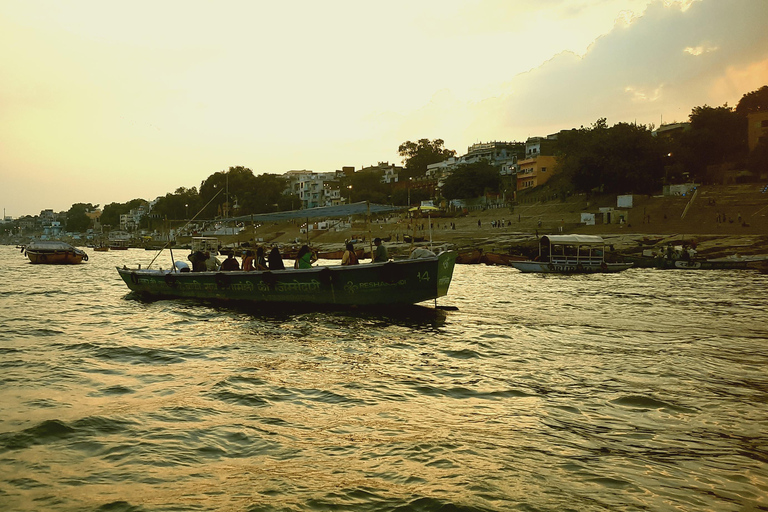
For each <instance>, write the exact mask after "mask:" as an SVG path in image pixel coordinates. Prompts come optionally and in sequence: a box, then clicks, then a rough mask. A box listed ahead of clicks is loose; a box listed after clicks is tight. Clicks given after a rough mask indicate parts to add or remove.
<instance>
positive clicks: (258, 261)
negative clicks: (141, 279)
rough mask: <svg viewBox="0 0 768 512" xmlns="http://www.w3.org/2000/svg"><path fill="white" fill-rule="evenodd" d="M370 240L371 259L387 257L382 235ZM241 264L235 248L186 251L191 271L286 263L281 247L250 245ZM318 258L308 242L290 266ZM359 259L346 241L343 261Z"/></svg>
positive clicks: (420, 254)
mask: <svg viewBox="0 0 768 512" xmlns="http://www.w3.org/2000/svg"><path fill="white" fill-rule="evenodd" d="M373 244H374V245H375V246H376V248H375V249H374V250H373V253H372V254H371V263H383V262H386V261H388V260H389V254H388V252H387V248H386V246H385V245H384V244H383V243H382V240H381V238H374V240H373ZM434 255H435V253H434V252H432V251H430V250H429V249H426V248H422V247H420V248H416V249H414V251H413V252H412V253H411V258H424V257H431V256H434ZM242 260H243V262H242V266H241V264H240V263H239V262H238V261H237V259H236V258H235V253H234V252H229V253H228V255H227V258H226V259H225V260H224V261H223V262H220V261H219V259H218V258H216V256H215V255H212V254H211V253H210V252H207V251H195V252H193V253H192V254H190V255H189V261H190V262H191V263H192V269H191V271H192V272H205V271H209V272H210V271H217V270H221V271H233V270H244V271H246V272H248V271H252V270H285V264H284V263H283V257H282V255H281V254H280V249H278V248H277V247H272V250H271V251H270V252H269V255H268V256H266V257H265V256H264V248H263V247H258V248H256V251H255V252H254V251H252V250H250V249H247V250H245V251H244V252H243V253H242ZM316 261H317V254H316V253H314V252H312V250H311V249H310V248H309V246H308V245H302V246H301V248H300V249H299V252H298V254H297V255H296V261H295V262H294V264H293V268H296V269H305V268H312V264H313V263H314V262H316ZM359 263H360V260H359V255H358V253H357V251H356V250H355V246H354V244H353V243H352V242H346V244H345V250H344V253H343V255H342V257H341V264H342V265H345V266H346V265H358V264H359ZM176 268H177V269H178V270H179V271H181V272H189V271H190V268H189V266H188V265H187V264H186V263H185V262H183V261H177V262H176Z"/></svg>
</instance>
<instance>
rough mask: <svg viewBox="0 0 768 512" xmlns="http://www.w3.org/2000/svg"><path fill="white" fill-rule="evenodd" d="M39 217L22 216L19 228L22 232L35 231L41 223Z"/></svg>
mask: <svg viewBox="0 0 768 512" xmlns="http://www.w3.org/2000/svg"><path fill="white" fill-rule="evenodd" d="M39 219H40V218H39V217H32V216H31V215H26V216H24V217H21V218H20V219H19V221H18V223H19V229H21V230H22V232H24V231H26V232H27V233H29V232H32V231H35V230H37V226H38V225H39V224H38V223H39Z"/></svg>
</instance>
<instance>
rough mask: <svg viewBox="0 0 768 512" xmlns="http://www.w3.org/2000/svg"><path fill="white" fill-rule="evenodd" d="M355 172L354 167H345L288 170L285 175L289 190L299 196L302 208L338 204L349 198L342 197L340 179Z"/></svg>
mask: <svg viewBox="0 0 768 512" xmlns="http://www.w3.org/2000/svg"><path fill="white" fill-rule="evenodd" d="M350 172H354V168H353V167H344V168H343V169H342V170H341V171H334V172H321V173H316V172H313V171H307V170H303V171H288V172H287V173H285V175H284V176H285V177H286V179H287V181H288V190H289V191H290V193H291V194H293V195H295V196H296V197H298V198H299V201H300V202H301V208H317V207H318V206H334V205H338V204H340V203H341V202H343V201H346V200H347V198H345V197H342V194H341V188H340V187H341V184H340V181H339V179H340V178H341V177H342V176H345V175H346V174H347V173H350Z"/></svg>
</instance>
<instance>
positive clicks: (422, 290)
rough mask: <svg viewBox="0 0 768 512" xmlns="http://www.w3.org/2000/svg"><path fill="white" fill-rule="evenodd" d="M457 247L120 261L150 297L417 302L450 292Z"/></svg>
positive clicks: (128, 280) (131, 282)
mask: <svg viewBox="0 0 768 512" xmlns="http://www.w3.org/2000/svg"><path fill="white" fill-rule="evenodd" d="M455 262H456V253H455V252H450V251H449V252H443V253H441V254H439V255H437V256H434V257H429V258H419V259H408V260H399V261H388V262H386V263H366V264H361V265H349V266H341V265H333V266H318V267H312V268H309V269H286V270H274V271H269V270H267V271H250V272H244V271H229V272H221V271H208V272H178V271H176V270H175V269H174V270H170V271H169V270H155V269H151V270H150V269H140V268H137V269H129V268H127V267H122V268H120V267H117V272H118V273H119V275H120V277H121V278H122V279H123V281H124V282H125V284H126V285H127V286H128V288H129V289H130V290H131V291H133V292H135V293H137V294H140V295H144V296H150V297H176V298H190V299H204V300H232V301H246V302H254V303H281V304H318V305H337V306H354V305H357V306H366V305H383V306H390V305H391V306H395V305H406V304H415V303H417V302H422V301H426V300H430V299H437V298H438V297H442V296H444V295H446V294H447V293H448V288H449V286H450V283H451V279H452V277H453V269H454V265H455Z"/></svg>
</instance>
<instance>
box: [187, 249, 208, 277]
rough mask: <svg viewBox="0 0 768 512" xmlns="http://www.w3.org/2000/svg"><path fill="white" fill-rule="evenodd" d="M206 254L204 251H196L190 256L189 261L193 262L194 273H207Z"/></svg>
mask: <svg viewBox="0 0 768 512" xmlns="http://www.w3.org/2000/svg"><path fill="white" fill-rule="evenodd" d="M205 260H206V257H205V253H204V252H203V251H195V252H193V253H192V254H190V255H189V261H190V262H192V272H205V270H206V268H205Z"/></svg>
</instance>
